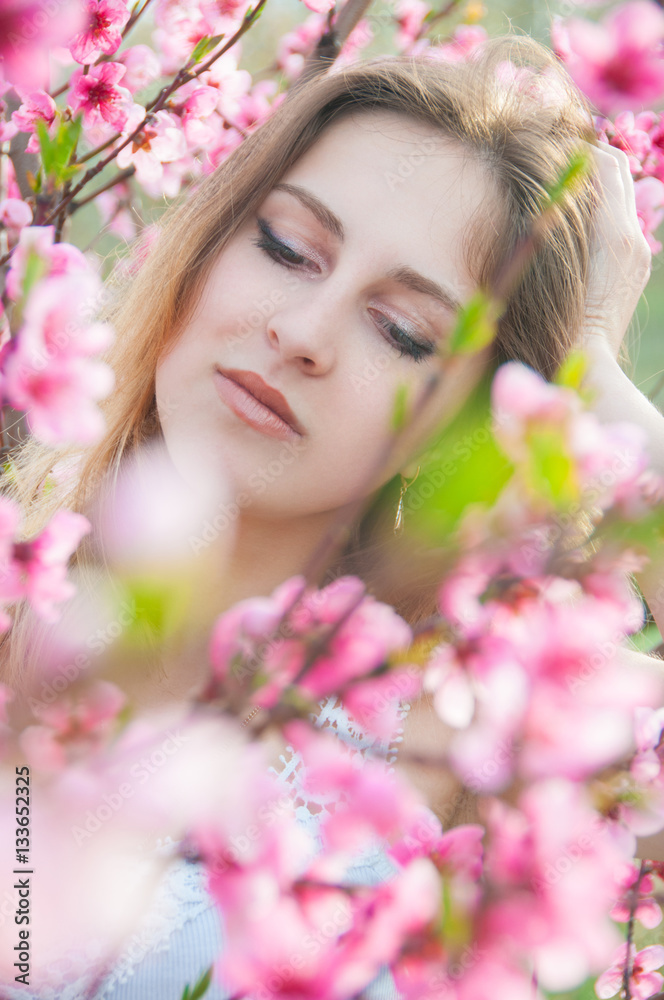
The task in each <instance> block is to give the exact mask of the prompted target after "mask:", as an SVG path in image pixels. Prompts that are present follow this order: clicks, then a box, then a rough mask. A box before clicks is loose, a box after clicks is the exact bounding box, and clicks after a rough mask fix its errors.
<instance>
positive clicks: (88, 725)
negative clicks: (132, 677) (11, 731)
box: [20, 680, 127, 771]
mask: <svg viewBox="0 0 664 1000" xmlns="http://www.w3.org/2000/svg"><path fill="white" fill-rule="evenodd" d="M126 701H127V698H126V695H125V694H124V693H123V692H122V691H121V690H120V689H119V688H118V687H117V686H116V685H115V684H111V683H109V682H108V681H101V680H96V681H94V682H92V683H91V684H90V686H89V687H88V688H87V689H86V690H85V691H84V692H83V693H82V694H81V695H79V697H78V699H76V700H74V699H73V698H72V697H71V696H66V697H64V698H61V699H59V700H58V701H56V702H54V703H53V704H50V705H38V707H37V709H36V715H37V718H38V720H39V724H38V725H34V726H28V727H27V728H26V729H24V730H23V731H22V733H21V734H20V743H21V748H22V749H23V751H24V753H25V755H26V759H27V760H28V761H29V763H30V765H31V766H32V767H34V768H39V769H40V770H41V771H55V770H62V769H63V768H64V767H65V766H67V764H68V763H70V762H71V761H72V760H73V759H75V757H78V756H82V755H83V754H88V753H90V752H93V751H94V750H95V749H96V748H98V747H102V746H104V744H105V742H106V740H107V739H108V737H109V736H110V735H111V733H112V732H113V730H114V729H115V727H116V724H117V719H118V714H119V712H120V711H121V709H122V708H123V707H124V705H125V704H126Z"/></svg>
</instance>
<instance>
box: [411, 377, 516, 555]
mask: <svg viewBox="0 0 664 1000" xmlns="http://www.w3.org/2000/svg"><path fill="white" fill-rule="evenodd" d="M490 393H491V378H490V376H487V377H485V378H484V379H483V380H482V381H481V382H480V383H479V384H478V386H476V388H475V389H474V390H473V392H472V393H471V394H470V395H469V397H468V399H467V400H466V401H465V403H464V405H463V406H462V408H461V410H460V411H459V413H458V414H457V415H456V416H455V418H454V419H453V420H452V421H451V422H450V423H449V425H448V426H447V427H445V428H443V429H442V431H440V432H439V433H438V435H436V436H435V437H434V439H433V440H432V441H431V442H430V444H429V446H428V447H427V449H426V452H425V453H424V455H423V456H422V457H421V463H420V474H419V476H418V477H417V480H416V481H415V482H414V483H413V484H412V486H410V487H409V488H408V490H407V491H406V494H405V497H404V506H405V510H406V522H405V523H406V527H408V525H409V524H412V525H413V526H414V528H415V529H416V531H417V532H418V533H419V534H423V535H424V536H425V537H426V539H427V541H429V542H431V543H432V544H434V545H435V544H445V543H446V542H448V541H449V538H450V535H451V534H452V533H453V532H454V530H455V529H456V527H457V526H458V525H459V523H460V521H461V519H462V517H463V516H464V515H465V514H466V512H467V511H468V509H469V508H470V507H471V506H477V505H481V506H483V507H485V508H489V507H491V506H492V505H493V504H494V503H495V502H496V500H497V498H498V495H499V494H500V492H501V491H502V489H503V487H504V486H505V484H506V483H507V481H508V480H509V479H510V478H511V476H512V475H513V472H514V467H513V465H512V464H511V462H510V461H509V459H508V458H507V456H506V455H505V454H504V452H503V451H502V450H501V449H500V448H499V446H498V444H497V442H496V440H495V438H494V435H493V430H492V420H491V407H490V399H491V396H490Z"/></svg>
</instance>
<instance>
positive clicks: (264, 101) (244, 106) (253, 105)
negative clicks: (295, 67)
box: [233, 80, 282, 132]
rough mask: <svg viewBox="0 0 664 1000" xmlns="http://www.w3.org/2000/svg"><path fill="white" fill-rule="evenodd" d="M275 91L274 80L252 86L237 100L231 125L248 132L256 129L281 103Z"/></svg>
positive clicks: (280, 98)
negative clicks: (236, 107)
mask: <svg viewBox="0 0 664 1000" xmlns="http://www.w3.org/2000/svg"><path fill="white" fill-rule="evenodd" d="M276 90H277V86H276V83H275V82H274V80H260V81H259V82H258V83H256V84H254V86H253V87H252V88H251V90H250V92H249V93H248V94H245V95H243V96H241V97H240V98H239V100H238V109H237V112H236V114H235V117H234V119H233V124H234V125H236V126H237V127H238V128H241V129H243V130H244V131H249V132H250V131H251V130H252V129H254V128H257V127H258V125H260V124H261V122H263V121H265V119H266V118H267V117H268V116H269V115H270V114H271V113H272V112H273V111H274V110H275V109H276V108H277V107H278V106H279V104H280V103H281V100H282V96H281V95H277V93H276Z"/></svg>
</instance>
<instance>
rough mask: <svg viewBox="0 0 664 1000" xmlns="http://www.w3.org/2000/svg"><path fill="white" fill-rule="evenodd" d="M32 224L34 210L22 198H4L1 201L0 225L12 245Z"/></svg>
mask: <svg viewBox="0 0 664 1000" xmlns="http://www.w3.org/2000/svg"><path fill="white" fill-rule="evenodd" d="M31 222H32V209H31V208H30V206H29V205H28V204H27V203H26V202H25V201H22V200H21V199H20V198H3V199H2V201H0V225H2V226H4V227H5V229H6V230H7V233H8V235H9V241H10V243H12V244H13V243H15V242H16V241H17V239H18V237H19V234H20V232H21V230H22V229H25V227H26V226H29V225H30V223H31Z"/></svg>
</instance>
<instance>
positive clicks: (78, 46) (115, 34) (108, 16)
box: [69, 0, 129, 63]
mask: <svg viewBox="0 0 664 1000" xmlns="http://www.w3.org/2000/svg"><path fill="white" fill-rule="evenodd" d="M85 13H86V17H87V20H88V23H87V25H86V27H85V29H84V30H83V31H81V32H79V34H77V35H75V36H74V38H73V39H72V41H71V43H70V46H69V51H70V52H71V54H72V55H73V57H74V59H75V60H76V62H79V63H93V62H95V60H96V59H98V58H99V56H100V55H102V54H104V55H107V56H110V55H112V54H113V53H114V52H115V51H116V49H118V48H119V47H120V44H121V42H122V29H123V28H124V26H125V24H126V23H127V21H128V20H129V10H128V8H127V4H126V2H125V0H87V3H86V8H85Z"/></svg>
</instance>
